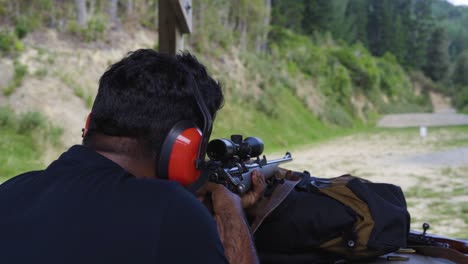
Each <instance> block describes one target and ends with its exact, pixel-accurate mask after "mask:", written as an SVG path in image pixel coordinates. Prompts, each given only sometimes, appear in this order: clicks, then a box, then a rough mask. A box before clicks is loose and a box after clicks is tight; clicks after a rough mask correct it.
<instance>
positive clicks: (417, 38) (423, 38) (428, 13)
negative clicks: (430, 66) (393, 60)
mask: <svg viewBox="0 0 468 264" xmlns="http://www.w3.org/2000/svg"><path fill="white" fill-rule="evenodd" d="M431 5H432V1H431V0H414V3H413V7H412V9H413V10H414V11H413V13H412V14H411V19H410V21H409V22H406V24H407V28H408V36H407V43H406V47H407V53H406V59H405V63H404V64H405V65H407V66H410V67H412V68H416V69H421V68H423V67H424V65H425V64H426V58H427V53H426V51H427V45H428V41H429V38H430V36H431V31H432V28H433V20H432V9H431ZM408 24H409V25H408Z"/></svg>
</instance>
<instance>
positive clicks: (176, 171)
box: [157, 121, 202, 186]
mask: <svg viewBox="0 0 468 264" xmlns="http://www.w3.org/2000/svg"><path fill="white" fill-rule="evenodd" d="M201 138H202V134H201V132H200V130H199V129H198V128H197V127H196V125H195V124H194V123H193V122H191V121H181V122H179V123H177V124H176V125H175V126H174V127H173V128H172V129H171V131H170V132H169V134H168V136H167V138H166V140H165V141H164V143H163V146H162V149H161V157H160V159H159V164H158V167H157V168H158V176H159V177H160V178H165V179H169V180H173V181H176V182H179V183H180V184H182V185H184V186H188V185H190V184H192V183H193V182H195V181H196V180H197V179H198V178H199V177H200V174H201V171H200V170H199V169H197V168H196V167H195V163H196V160H197V157H198V152H199V146H200V142H201Z"/></svg>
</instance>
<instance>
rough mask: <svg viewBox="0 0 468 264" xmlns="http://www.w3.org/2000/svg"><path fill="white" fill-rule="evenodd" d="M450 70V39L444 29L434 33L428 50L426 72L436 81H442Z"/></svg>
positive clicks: (438, 29)
mask: <svg viewBox="0 0 468 264" xmlns="http://www.w3.org/2000/svg"><path fill="white" fill-rule="evenodd" d="M448 68H449V55H448V38H447V33H446V32H445V30H444V29H443V28H437V29H435V30H434V32H433V33H432V36H431V39H430V41H429V46H428V49H427V63H426V66H425V67H424V72H425V73H426V75H427V76H429V77H431V79H432V80H434V81H441V80H442V79H444V77H445V76H446V74H447V70H448Z"/></svg>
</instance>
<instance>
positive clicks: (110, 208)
mask: <svg viewBox="0 0 468 264" xmlns="http://www.w3.org/2000/svg"><path fill="white" fill-rule="evenodd" d="M190 76H192V77H190ZM189 78H192V80H195V81H196V84H197V86H198V88H199V91H200V93H201V95H202V97H203V98H204V101H205V104H206V106H207V108H208V109H209V111H210V113H211V115H212V116H214V114H215V113H216V111H217V110H218V109H219V108H220V106H221V105H222V102H223V95H222V92H221V88H220V86H219V85H218V84H217V83H216V82H215V81H214V80H213V79H212V78H211V77H209V76H208V74H207V72H206V70H205V68H204V66H202V65H201V64H200V63H199V62H198V61H197V60H196V59H195V58H194V57H193V56H191V55H190V54H181V55H177V56H171V55H166V54H160V53H157V52H155V51H152V50H138V51H135V52H133V53H130V54H129V55H128V56H127V57H125V58H123V59H122V60H121V61H119V62H117V63H116V64H114V65H112V66H111V67H110V68H109V69H108V70H107V71H106V72H105V73H104V75H103V76H102V77H101V79H100V82H99V90H98V94H97V96H96V99H95V101H94V104H93V108H92V112H91V115H90V125H89V128H88V129H87V130H86V131H85V133H84V139H83V145H79V146H78V145H77V146H73V147H71V148H70V149H69V150H68V151H67V152H65V153H64V154H62V155H61V156H60V157H59V158H58V160H56V161H54V162H53V163H52V164H50V166H48V167H47V168H46V169H45V170H43V171H35V172H28V173H25V174H22V175H19V176H17V177H15V178H13V179H11V180H9V181H7V182H5V183H4V184H3V185H0V263H9V264H11V263H48V264H52V263H112V264H116V263H226V262H227V261H229V262H231V263H256V262H257V257H256V253H255V249H254V246H253V243H252V239H251V235H250V233H249V229H248V227H247V224H246V220H245V218H244V215H243V208H242V204H244V206H249V205H251V204H253V203H254V202H255V201H256V199H257V198H258V197H259V196H260V192H261V189H262V188H263V187H262V186H263V185H262V184H264V182H263V181H262V177H260V175H257V174H255V175H254V180H253V183H254V188H255V191H253V192H251V193H249V194H248V195H246V196H245V198H243V199H242V201H241V199H240V198H239V197H238V196H236V195H234V194H232V193H230V192H229V191H228V190H227V189H226V188H224V187H223V186H221V185H217V184H213V183H209V184H207V185H206V186H205V189H204V191H205V192H207V193H209V194H211V199H212V206H213V208H212V209H213V213H214V218H215V220H216V224H215V222H214V221H213V217H212V216H211V215H210V214H209V212H208V210H207V209H206V208H205V207H204V206H203V204H202V203H200V202H199V201H198V200H197V199H196V198H195V196H194V195H193V194H191V193H189V192H188V191H187V190H186V189H184V188H183V187H182V186H181V185H179V184H178V183H175V182H171V181H169V180H160V179H157V178H158V175H156V173H155V172H156V171H157V168H156V166H157V165H155V164H157V163H156V162H155V161H157V160H159V158H160V157H159V156H160V153H161V148H162V144H163V141H164V139H165V137H166V135H167V134H168V132H169V130H170V129H171V128H172V127H173V126H174V124H176V123H177V122H178V121H180V120H192V121H193V122H195V123H196V124H197V125H198V126H199V127H202V124H203V119H202V116H201V114H200V110H199V108H198V107H197V103H196V100H195V98H194V95H193V90H192V89H193V88H192V87H189V86H190V85H189V83H190V82H189ZM259 190H260V191H259ZM218 232H219V235H218ZM220 237H221V241H222V243H221V241H220Z"/></svg>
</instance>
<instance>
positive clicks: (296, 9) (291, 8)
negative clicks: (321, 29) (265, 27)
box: [271, 0, 304, 33]
mask: <svg viewBox="0 0 468 264" xmlns="http://www.w3.org/2000/svg"><path fill="white" fill-rule="evenodd" d="M271 4H272V7H271V8H272V10H271V24H272V25H273V26H280V27H285V28H288V29H291V30H293V31H295V32H298V33H300V32H302V31H303V30H302V27H301V23H302V19H303V18H304V11H303V10H304V2H303V1H290V0H273V1H272V3H271Z"/></svg>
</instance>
